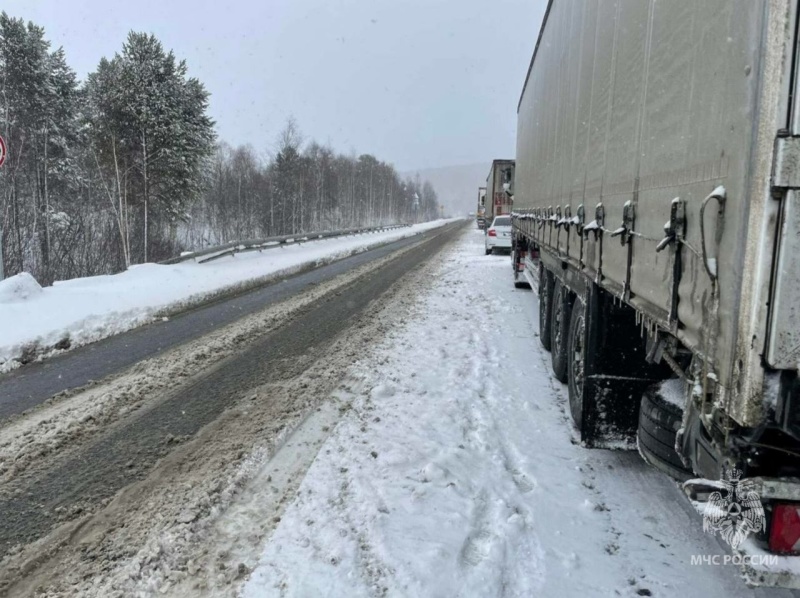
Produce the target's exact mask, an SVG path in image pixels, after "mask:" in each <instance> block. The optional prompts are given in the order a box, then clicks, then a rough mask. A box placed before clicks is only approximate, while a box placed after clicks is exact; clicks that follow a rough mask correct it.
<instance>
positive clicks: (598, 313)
mask: <svg viewBox="0 0 800 598" xmlns="http://www.w3.org/2000/svg"><path fill="white" fill-rule="evenodd" d="M582 301H585V305H586V308H585V309H586V312H585V317H586V327H585V333H584V334H585V353H584V355H585V357H584V360H585V361H584V363H585V374H584V383H583V392H582V393H581V394H582V400H581V412H582V414H581V415H582V416H581V422H580V423H579V424H578V428H579V429H580V432H581V442H582V444H584V445H585V446H587V447H591V448H609V449H634V448H636V430H637V428H638V425H639V407H640V405H641V400H642V395H643V394H644V391H645V389H646V388H647V387H648V386H650V385H651V384H654V383H655V382H658V381H659V380H661V379H663V378H664V377H666V376H664V375H663V371H662V370H663V368H662V367H660V366H652V365H651V364H648V363H647V362H646V361H645V359H644V356H645V350H644V349H645V347H644V342H643V340H642V339H641V336H640V331H639V328H638V326H637V325H636V320H635V316H634V315H633V313H632V312H631V311H630V310H624V309H621V308H620V307H619V306H617V305H615V302H614V298H613V297H612V296H611V295H610V294H609V293H607V292H605V291H603V290H601V289H600V288H599V287H597V286H593V287H592V288H591V289H590V290H589V292H588V293H587V297H586V298H585V299H583V300H582ZM582 301H581V302H582ZM576 305H578V303H577V302H576ZM579 309H580V307H579Z"/></svg>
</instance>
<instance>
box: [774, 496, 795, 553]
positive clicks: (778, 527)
mask: <svg viewBox="0 0 800 598" xmlns="http://www.w3.org/2000/svg"><path fill="white" fill-rule="evenodd" d="M769 549H770V551H772V552H778V553H783V554H787V553H794V554H797V553H800V504H786V503H784V504H781V503H776V504H775V506H774V507H773V509H772V525H771V526H770V529H769Z"/></svg>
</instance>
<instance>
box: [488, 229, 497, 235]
mask: <svg viewBox="0 0 800 598" xmlns="http://www.w3.org/2000/svg"><path fill="white" fill-rule="evenodd" d="M489 236H490V237H496V236H497V231H496V230H494V229H493V228H490V229H489Z"/></svg>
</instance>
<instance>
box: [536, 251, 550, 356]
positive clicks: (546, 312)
mask: <svg viewBox="0 0 800 598" xmlns="http://www.w3.org/2000/svg"><path fill="white" fill-rule="evenodd" d="M552 297H553V275H552V274H550V272H549V271H548V270H547V268H545V267H544V266H543V265H542V263H541V262H539V340H540V341H541V343H542V347H544V348H545V350H547V351H549V350H550V324H551V320H552V311H551V307H552Z"/></svg>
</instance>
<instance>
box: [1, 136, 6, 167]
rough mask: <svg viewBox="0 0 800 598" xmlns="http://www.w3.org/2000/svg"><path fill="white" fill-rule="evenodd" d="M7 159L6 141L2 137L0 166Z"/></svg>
mask: <svg viewBox="0 0 800 598" xmlns="http://www.w3.org/2000/svg"><path fill="white" fill-rule="evenodd" d="M5 161H6V142H5V140H4V139H3V138H2V137H0V166H2V165H3V163H4V162H5Z"/></svg>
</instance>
